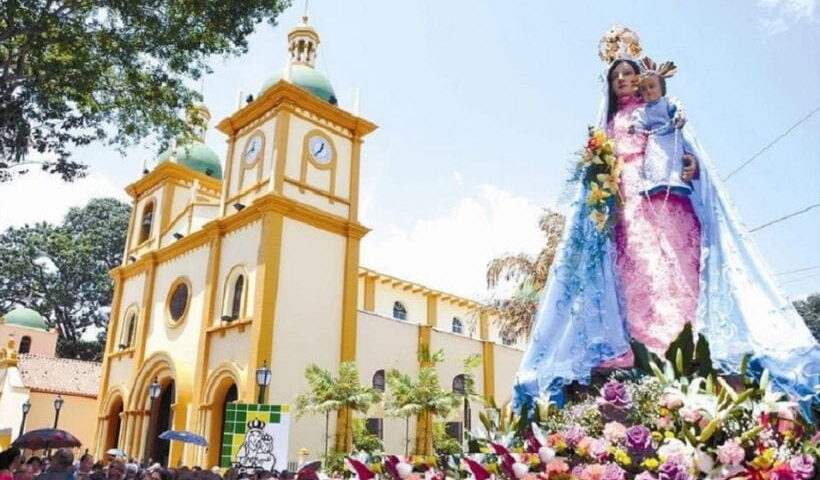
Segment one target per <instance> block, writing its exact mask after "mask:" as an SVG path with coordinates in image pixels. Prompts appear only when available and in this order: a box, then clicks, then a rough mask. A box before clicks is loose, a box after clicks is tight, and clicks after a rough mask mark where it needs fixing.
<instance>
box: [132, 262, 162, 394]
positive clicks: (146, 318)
mask: <svg viewBox="0 0 820 480" xmlns="http://www.w3.org/2000/svg"><path fill="white" fill-rule="evenodd" d="M150 255H151V258H150V259H149V260H150V262H151V263H150V264H149V265H148V271H147V272H146V273H145V286H144V287H143V290H142V322H140V325H139V340H138V342H137V355H136V365H142V362H143V361H145V344H146V342H147V341H148V327H149V326H150V325H151V313H152V312H153V310H154V288H155V285H154V280H155V277H156V273H157V259H156V257H155V256H154V254H153V253H151V254H150ZM137 373H138V369H136V368H135V369H134V373H133V374H132V376H131V385H134V384H135V382H136V380H137Z"/></svg>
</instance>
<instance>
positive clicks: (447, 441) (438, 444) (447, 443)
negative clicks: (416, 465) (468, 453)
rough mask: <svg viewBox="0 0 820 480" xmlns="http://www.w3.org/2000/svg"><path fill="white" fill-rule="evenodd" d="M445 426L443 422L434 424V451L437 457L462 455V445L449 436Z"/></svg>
mask: <svg viewBox="0 0 820 480" xmlns="http://www.w3.org/2000/svg"><path fill="white" fill-rule="evenodd" d="M444 427H445V425H444V424H443V423H441V422H434V423H433V451H435V452H436V455H460V454H461V453H462V450H461V444H460V443H459V442H458V439H456V438H453V437H451V436H450V435H447V431H446V430H445V428H444Z"/></svg>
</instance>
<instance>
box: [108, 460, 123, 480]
mask: <svg viewBox="0 0 820 480" xmlns="http://www.w3.org/2000/svg"><path fill="white" fill-rule="evenodd" d="M106 479H107V480H124V479H125V462H124V461H123V460H122V459H119V458H115V459H114V460H112V461H111V463H109V464H108V474H107V475H106Z"/></svg>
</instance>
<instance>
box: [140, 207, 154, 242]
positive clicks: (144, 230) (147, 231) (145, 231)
mask: <svg viewBox="0 0 820 480" xmlns="http://www.w3.org/2000/svg"><path fill="white" fill-rule="evenodd" d="M153 224H154V202H149V203H148V205H146V206H145V208H143V209H142V219H141V220H140V237H139V243H142V242H144V241H146V240H148V239H149V238H151V227H152V226H153Z"/></svg>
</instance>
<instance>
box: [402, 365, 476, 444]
mask: <svg viewBox="0 0 820 480" xmlns="http://www.w3.org/2000/svg"><path fill="white" fill-rule="evenodd" d="M419 356H420V357H421V359H422V367H421V368H420V369H419V375H418V381H413V379H412V378H410V376H409V375H407V374H404V373H401V372H399V371H398V370H395V369H393V370H390V371H388V372H387V385H388V389H389V392H390V397H389V400H388V403H387V413H388V415H391V416H395V417H403V418H404V419H405V441H406V442H407V443H406V444H405V445H407V444H409V437H408V435H409V427H410V415H414V414H415V415H417V416H418V421H417V427H416V446H415V453H416V454H417V455H430V454H432V452H433V418H434V417H446V416H447V415H448V414H449V413H450V412H451V411H452V410H453V409H454V408H456V407H458V406H459V405H461V402H462V398H463V397H462V396H461V395H457V394H455V393H453V392H452V391H450V390H445V389H442V388H441V384H440V382H439V376H438V371H437V370H436V364H437V363H439V362H441V361H443V360H444V353H443V352H442V351H441V350H439V351H438V352H436V353H435V354H433V355H430V354H429V351H426V349H424V350H422V351H421V352H420V353H419ZM405 448H406V447H405ZM405 453H407V452H405Z"/></svg>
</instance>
